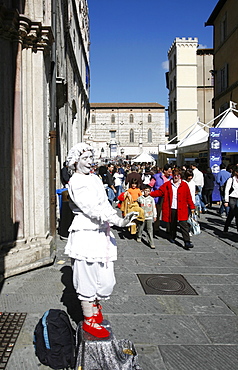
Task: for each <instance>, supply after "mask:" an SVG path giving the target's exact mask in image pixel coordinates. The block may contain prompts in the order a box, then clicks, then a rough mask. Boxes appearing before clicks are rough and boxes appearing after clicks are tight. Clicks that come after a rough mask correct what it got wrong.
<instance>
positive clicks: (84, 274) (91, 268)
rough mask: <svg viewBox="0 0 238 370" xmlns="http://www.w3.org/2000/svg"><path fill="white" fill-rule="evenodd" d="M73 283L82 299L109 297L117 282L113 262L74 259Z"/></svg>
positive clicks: (91, 299) (92, 299) (90, 299)
mask: <svg viewBox="0 0 238 370" xmlns="http://www.w3.org/2000/svg"><path fill="white" fill-rule="evenodd" d="M72 267H73V284H74V288H75V290H76V292H77V294H78V298H79V299H80V300H82V301H94V300H95V299H96V298H97V299H99V300H100V299H102V298H104V299H107V298H109V296H110V295H111V293H112V291H113V287H114V285H115V283H116V279H115V275H114V264H113V262H107V263H103V262H87V261H82V260H77V259H72Z"/></svg>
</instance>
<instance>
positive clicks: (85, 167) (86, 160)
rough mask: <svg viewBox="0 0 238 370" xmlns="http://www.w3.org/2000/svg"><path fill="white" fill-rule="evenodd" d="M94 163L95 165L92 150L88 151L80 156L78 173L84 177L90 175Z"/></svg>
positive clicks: (77, 166) (77, 165)
mask: <svg viewBox="0 0 238 370" xmlns="http://www.w3.org/2000/svg"><path fill="white" fill-rule="evenodd" d="M92 163H93V155H92V152H91V150H87V151H86V152H84V153H83V154H82V155H81V156H80V158H79V161H78V163H77V164H76V172H78V173H81V174H83V175H88V174H89V173H90V170H91V165H92Z"/></svg>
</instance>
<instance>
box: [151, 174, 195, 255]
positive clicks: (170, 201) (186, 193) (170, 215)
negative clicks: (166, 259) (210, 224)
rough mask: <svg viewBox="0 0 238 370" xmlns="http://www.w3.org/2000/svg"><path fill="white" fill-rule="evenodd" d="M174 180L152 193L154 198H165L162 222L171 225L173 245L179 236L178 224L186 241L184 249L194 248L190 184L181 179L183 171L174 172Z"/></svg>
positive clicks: (192, 204)
mask: <svg viewBox="0 0 238 370" xmlns="http://www.w3.org/2000/svg"><path fill="white" fill-rule="evenodd" d="M172 175H173V178H172V179H171V180H170V181H167V182H166V183H164V184H163V185H162V186H161V187H160V188H159V189H158V190H155V191H153V192H151V194H150V195H151V196H152V197H158V196H159V197H163V198H164V201H163V204H162V220H163V221H165V222H168V223H169V232H170V239H169V241H170V242H171V243H175V239H176V234H177V224H179V226H180V229H181V232H182V237H183V241H184V249H186V250H188V249H189V248H192V247H193V244H192V243H191V241H190V235H189V224H188V222H187V220H188V209H189V208H190V209H191V212H192V213H193V212H194V208H195V206H194V203H193V201H192V197H191V193H190V190H189V187H188V184H187V183H186V182H185V181H183V180H182V179H181V170H180V169H178V168H174V169H173V170H172Z"/></svg>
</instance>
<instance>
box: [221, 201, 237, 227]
mask: <svg viewBox="0 0 238 370" xmlns="http://www.w3.org/2000/svg"><path fill="white" fill-rule="evenodd" d="M229 206H230V209H229V213H228V216H227V219H226V223H225V227H224V231H228V227H229V226H231V221H232V220H233V218H234V217H235V220H236V229H237V231H238V198H233V197H229Z"/></svg>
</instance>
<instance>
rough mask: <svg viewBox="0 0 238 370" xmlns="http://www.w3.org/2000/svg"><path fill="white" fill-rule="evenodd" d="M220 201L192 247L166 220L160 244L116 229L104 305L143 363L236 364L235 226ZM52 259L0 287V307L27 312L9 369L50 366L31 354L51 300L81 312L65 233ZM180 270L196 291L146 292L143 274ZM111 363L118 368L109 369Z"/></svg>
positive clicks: (157, 369)
mask: <svg viewBox="0 0 238 370" xmlns="http://www.w3.org/2000/svg"><path fill="white" fill-rule="evenodd" d="M216 211H217V208H216V207H214V208H213V209H211V210H209V211H208V213H207V214H205V215H201V218H200V224H201V228H202V233H201V234H200V235H198V236H193V237H192V241H193V243H194V248H193V249H190V250H189V251H187V250H184V249H183V248H182V243H181V239H180V235H181V234H179V235H178V236H179V237H178V243H177V244H171V243H170V242H169V241H168V240H167V239H166V238H165V237H166V234H165V229H164V228H162V229H161V230H162V231H161V236H156V237H155V249H154V250H152V249H150V248H149V246H148V244H147V242H146V240H145V238H142V243H137V242H136V240H135V239H131V238H128V235H127V234H125V232H122V230H119V229H118V230H116V229H114V233H115V236H116V239H117V245H118V260H117V262H116V263H115V272H116V279H117V284H116V286H115V289H114V292H113V294H112V296H111V299H110V300H109V301H106V302H104V303H103V313H104V316H105V318H106V319H108V320H109V321H110V323H111V326H112V329H113V332H114V335H115V336H116V338H118V339H122V338H125V339H130V340H132V341H133V342H134V344H135V346H136V349H137V351H138V353H139V362H140V365H141V367H142V368H143V370H191V369H195V370H220V369H221V370H235V369H238V330H237V327H238V325H237V324H238V322H237V314H238V279H237V277H238V254H237V253H238V251H237V249H238V234H237V232H236V230H235V227H234V224H232V227H231V228H230V233H229V234H226V235H224V233H223V232H222V230H223V227H224V222H225V220H224V219H222V218H221V217H219V216H218V215H217V213H216ZM57 240H58V241H57V257H56V260H55V262H54V264H53V265H51V266H46V267H43V268H40V269H37V270H34V271H30V272H28V273H24V274H21V275H19V276H14V277H10V278H8V279H7V280H6V281H5V282H4V284H3V286H2V290H1V295H0V298H1V299H0V310H1V311H2V312H21V313H24V312H25V313H27V316H26V320H25V322H24V324H23V327H22V330H21V332H20V335H19V337H18V339H17V342H16V344H15V347H14V349H13V353H12V355H11V356H10V359H9V361H8V364H7V367H6V369H7V370H24V369H26V370H28V369H29V370H32V369H47V367H45V366H43V365H41V364H40V363H39V361H38V359H37V358H36V356H35V354H34V347H33V344H32V340H33V330H34V327H35V325H36V323H37V321H38V319H39V318H40V317H41V316H42V314H43V313H44V312H45V311H46V310H48V309H49V308H61V309H64V310H66V311H67V312H68V314H69V315H70V317H71V320H72V323H73V325H74V326H75V327H76V324H77V323H78V322H79V321H80V320H81V319H82V313H81V308H80V305H79V301H78V300H77V297H76V295H75V292H74V289H73V287H72V280H71V279H72V272H71V267H70V259H69V258H68V257H67V256H65V255H64V246H65V243H66V242H65V241H63V240H60V239H59V238H58V239H57ZM140 274H157V275H158V274H169V275H170V276H171V277H172V276H173V275H174V274H176V275H182V276H183V277H184V278H185V279H186V280H187V282H188V283H189V284H190V285H191V286H192V288H193V289H194V290H195V291H196V293H197V294H194V295H176V294H175V295H174V294H163V295H160V294H146V293H145V291H144V289H143V287H142V285H141V283H140V280H139V278H138V275H140ZM112 370H113V369H112Z"/></svg>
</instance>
